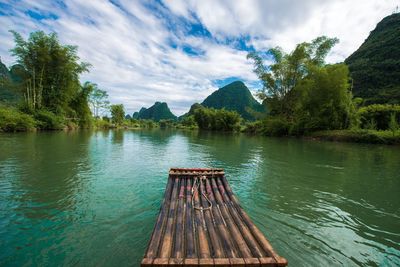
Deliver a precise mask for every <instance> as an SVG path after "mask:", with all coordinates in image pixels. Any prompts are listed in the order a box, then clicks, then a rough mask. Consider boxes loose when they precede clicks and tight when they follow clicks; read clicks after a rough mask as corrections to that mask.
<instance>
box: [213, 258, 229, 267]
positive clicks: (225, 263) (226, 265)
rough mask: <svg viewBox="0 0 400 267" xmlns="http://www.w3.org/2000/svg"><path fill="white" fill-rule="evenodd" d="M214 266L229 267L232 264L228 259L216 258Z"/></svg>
mask: <svg viewBox="0 0 400 267" xmlns="http://www.w3.org/2000/svg"><path fill="white" fill-rule="evenodd" d="M214 266H218V267H229V266H231V263H230V261H229V259H228V258H214Z"/></svg>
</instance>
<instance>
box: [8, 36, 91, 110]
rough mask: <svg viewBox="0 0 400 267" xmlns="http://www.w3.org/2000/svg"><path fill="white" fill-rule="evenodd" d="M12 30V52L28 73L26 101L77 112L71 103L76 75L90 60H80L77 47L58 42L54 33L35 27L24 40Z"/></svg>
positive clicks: (76, 88)
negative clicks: (13, 43) (86, 61)
mask: <svg viewBox="0 0 400 267" xmlns="http://www.w3.org/2000/svg"><path fill="white" fill-rule="evenodd" d="M11 32H12V34H13V35H14V41H15V47H14V48H13V49H12V50H11V52H12V55H13V56H16V57H17V62H18V63H19V64H20V65H21V66H22V67H23V68H24V69H25V70H26V72H27V74H28V79H27V80H25V81H24V84H25V85H26V92H25V94H24V98H25V101H26V102H27V103H28V105H30V106H32V108H33V109H34V110H36V109H42V108H45V109H47V110H49V111H51V112H53V113H54V114H57V115H67V116H73V115H78V116H79V115H80V114H79V113H77V112H76V111H75V110H74V109H73V108H72V107H71V106H70V104H71V101H74V99H75V98H76V96H77V95H78V94H79V92H80V89H81V87H80V83H79V75H80V74H81V73H83V72H85V71H87V70H88V66H89V64H88V63H80V62H79V57H78V56H77V47H76V46H70V45H62V44H60V43H59V40H58V37H57V34H55V33H51V34H48V35H47V34H45V33H44V32H43V31H37V32H33V33H31V34H30V36H29V38H28V40H24V39H23V38H22V36H21V35H20V34H19V33H17V32H14V31H11ZM74 111H75V112H74ZM74 113H75V114H74Z"/></svg>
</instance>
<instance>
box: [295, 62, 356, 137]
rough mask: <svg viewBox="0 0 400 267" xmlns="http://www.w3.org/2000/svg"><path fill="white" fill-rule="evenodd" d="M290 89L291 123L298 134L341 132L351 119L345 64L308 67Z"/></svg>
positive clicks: (351, 111) (352, 108)
mask: <svg viewBox="0 0 400 267" xmlns="http://www.w3.org/2000/svg"><path fill="white" fill-rule="evenodd" d="M308 71H309V73H308V74H307V76H306V77H305V78H304V79H302V80H301V81H299V83H298V84H297V85H296V87H295V88H294V89H293V91H294V92H295V94H294V95H296V99H295V101H294V103H295V104H294V113H295V116H294V122H295V123H296V124H297V127H300V128H301V129H302V131H310V130H325V129H345V128H348V127H349V126H350V124H351V122H352V120H353V119H354V118H355V116H354V114H355V109H354V105H353V101H352V94H351V92H350V90H349V88H350V84H349V70H348V67H347V66H346V65H345V64H335V65H328V66H326V67H315V66H314V67H311V68H309V70H308Z"/></svg>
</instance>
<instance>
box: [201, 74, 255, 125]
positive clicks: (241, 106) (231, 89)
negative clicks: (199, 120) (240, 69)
mask: <svg viewBox="0 0 400 267" xmlns="http://www.w3.org/2000/svg"><path fill="white" fill-rule="evenodd" d="M201 105H202V106H204V107H209V108H215V109H223V108H224V109H226V110H232V111H236V112H238V113H239V114H240V115H241V116H242V117H243V118H244V119H247V120H254V116H253V114H252V111H255V112H261V111H262V110H263V106H262V105H261V104H260V103H258V102H257V100H255V98H254V97H253V95H252V94H251V92H250V90H249V88H247V86H246V85H245V84H244V83H243V82H242V81H240V80H238V81H234V82H231V83H229V84H227V85H225V86H223V87H221V88H219V89H218V90H217V91H215V92H213V93H212V94H211V95H209V96H208V97H207V98H206V99H205V100H204V101H203V102H202V103H201Z"/></svg>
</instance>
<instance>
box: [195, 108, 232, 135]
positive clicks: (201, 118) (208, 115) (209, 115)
mask: <svg viewBox="0 0 400 267" xmlns="http://www.w3.org/2000/svg"><path fill="white" fill-rule="evenodd" d="M194 119H195V121H196V123H197V125H198V126H199V128H200V129H203V130H213V131H215V130H216V131H219V130H222V131H233V130H238V129H239V128H240V126H239V122H240V115H239V114H238V113H237V112H235V111H228V110H225V109H213V108H199V109H197V110H196V111H195V113H194Z"/></svg>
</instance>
